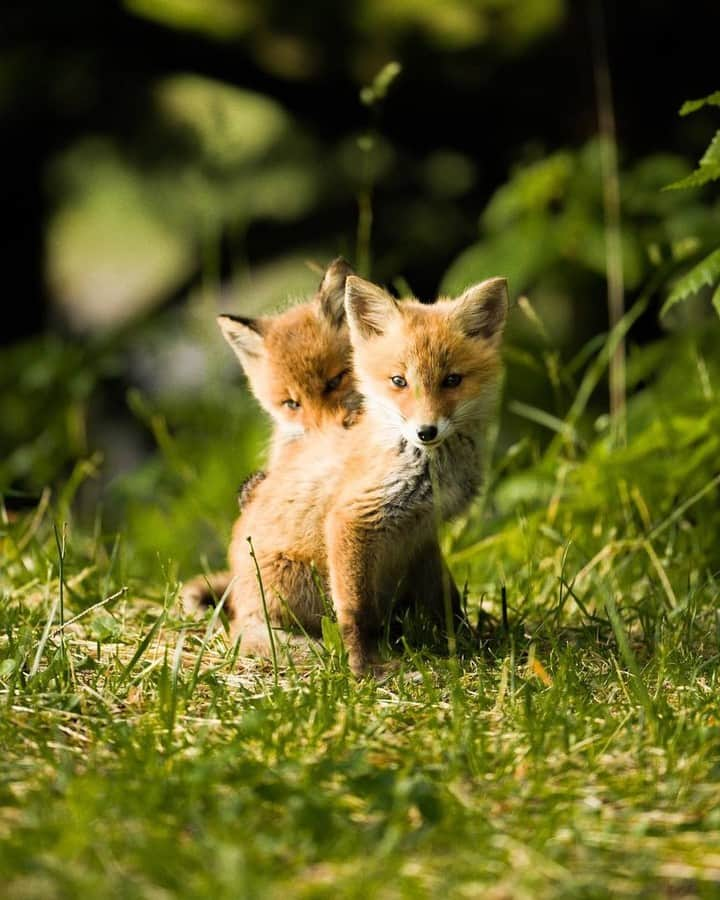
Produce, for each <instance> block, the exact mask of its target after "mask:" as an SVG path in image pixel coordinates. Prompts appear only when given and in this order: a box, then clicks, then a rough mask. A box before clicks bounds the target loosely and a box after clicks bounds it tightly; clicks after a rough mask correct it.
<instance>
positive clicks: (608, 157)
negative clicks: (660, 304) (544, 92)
mask: <svg viewBox="0 0 720 900" xmlns="http://www.w3.org/2000/svg"><path fill="white" fill-rule="evenodd" d="M590 15H591V32H592V44H593V71H594V75H595V97H596V102H597V109H598V125H599V129H600V136H601V139H602V140H601V142H600V154H601V155H600V160H601V167H602V181H603V192H602V193H603V210H604V214H605V254H606V272H607V303H608V319H609V325H610V330H611V331H613V330H614V329H615V328H616V326H617V325H618V323H619V322H620V320H621V319H622V317H623V314H624V312H625V298H624V283H623V256H622V231H621V199H620V176H619V171H618V152H617V133H616V128H615V111H614V108H613V97H612V81H611V78H610V67H609V64H608V52H607V41H606V35H605V18H604V10H603V6H602V0H595V2H594V3H593V4H592V6H591V8H590ZM609 382H610V420H611V423H612V429H613V435H614V438H615V440H616V441H617V442H618V443H619V444H625V441H626V438H627V428H626V420H625V394H626V384H625V382H626V375H625V340H624V339H623V340H621V341H619V342H618V345H617V347H616V348H615V350H614V352H613V355H612V358H611V360H610V370H609Z"/></svg>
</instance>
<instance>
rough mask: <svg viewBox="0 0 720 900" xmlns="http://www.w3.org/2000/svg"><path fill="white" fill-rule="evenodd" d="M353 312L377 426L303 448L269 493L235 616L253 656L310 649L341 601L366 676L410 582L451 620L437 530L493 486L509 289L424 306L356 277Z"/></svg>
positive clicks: (360, 379)
mask: <svg viewBox="0 0 720 900" xmlns="http://www.w3.org/2000/svg"><path fill="white" fill-rule="evenodd" d="M345 308H346V312H347V317H348V321H349V326H350V337H351V341H352V346H353V358H354V371H355V377H356V380H357V383H358V387H359V389H360V392H361V393H362V395H363V397H364V404H365V411H364V414H363V417H362V419H361V420H360V422H359V423H358V424H357V425H356V426H355V427H354V428H353V429H351V430H349V431H343V430H341V429H334V430H325V431H321V432H318V434H317V436H315V437H314V438H313V441H312V442H299V443H298V445H297V447H296V449H295V452H294V453H293V454H291V455H290V456H289V458H288V459H287V460H285V461H284V463H283V466H282V467H281V468H279V469H277V470H275V471H272V470H271V471H270V473H269V475H268V477H267V478H266V479H265V480H264V481H263V482H262V483H261V484H259V485H258V486H257V488H256V490H255V493H254V495H253V497H252V500H251V502H250V503H249V504H248V506H247V507H246V508H245V509H244V510H243V512H242V514H241V516H240V518H239V519H238V520H237V522H236V523H235V527H234V529H233V539H232V542H231V545H230V551H229V559H230V567H231V570H232V575H233V587H232V593H231V595H230V599H229V604H228V614H229V616H230V620H231V628H232V634H233V636H234V637H235V638H237V639H239V640H240V641H241V644H240V650H241V652H242V653H245V654H248V655H253V654H259V655H269V654H270V653H271V650H272V646H271V641H272V643H274V642H275V641H276V640H277V641H278V642H279V643H283V642H287V643H290V644H295V643H297V642H298V641H299V638H298V637H294V636H293V635H292V634H291V633H290V631H289V630H288V629H289V628H290V627H291V626H292V625H293V624H296V625H300V626H301V627H302V629H304V630H305V631H306V632H308V633H309V634H311V635H313V634H318V633H319V629H320V623H321V617H322V615H323V613H324V606H323V596H322V595H323V593H327V594H328V595H329V596H330V597H331V598H332V603H333V605H334V608H335V612H336V614H337V620H338V625H339V628H340V631H341V634H342V637H343V640H344V643H345V647H346V650H347V653H348V658H349V663H350V666H351V668H352V670H353V671H354V672H355V673H356V674H361V673H363V672H364V671H366V669H367V667H368V665H369V664H370V660H371V654H372V644H373V639H374V637H375V636H376V635H377V633H378V631H379V630H380V628H381V627H382V624H383V621H384V620H385V619H386V618H387V615H388V613H389V609H390V606H391V604H392V602H393V599H394V598H395V597H396V595H397V589H398V583H399V582H401V580H402V579H403V576H405V575H406V574H408V573H409V575H410V578H408V579H406V580H407V581H408V582H409V583H407V585H406V587H405V588H404V589H403V590H404V591H405V592H406V593H408V592H409V595H412V596H413V597H414V599H415V601H416V602H418V603H420V604H422V605H425V606H426V607H427V608H428V611H429V612H430V613H431V614H434V615H435V616H436V617H437V618H439V619H442V616H443V609H442V604H443V599H442V586H443V582H444V579H445V569H444V563H443V560H442V557H441V555H440V550H439V547H438V544H437V539H436V523H437V521H438V519H440V520H446V519H449V518H452V517H453V516H456V515H458V514H459V513H460V512H461V511H462V510H463V509H464V508H465V507H466V506H467V505H468V503H469V502H470V501H471V500H472V498H473V496H474V495H475V493H476V491H477V489H478V487H479V484H480V478H481V472H482V437H483V426H484V425H485V424H486V422H487V420H488V417H489V416H490V415H491V412H492V410H493V407H494V400H495V397H496V394H497V386H498V381H499V375H500V369H501V364H500V353H499V349H500V341H501V335H502V330H503V326H504V323H505V316H506V310H507V285H506V282H505V280H504V279H502V278H493V279H490V280H488V281H484V282H482V283H481V284H478V285H476V286H474V287H472V288H470V289H469V290H467V291H466V292H465V293H464V294H463V295H462V296H461V297H459V298H457V299H454V300H450V299H441V300H438V301H437V302H436V303H435V304H433V305H423V304H421V303H419V302H417V301H416V300H406V301H403V302H402V303H398V302H397V301H396V300H395V299H393V297H391V296H390V295H389V294H387V293H386V292H385V291H383V290H382V289H381V288H379V287H377V286H376V285H373V284H371V283H370V282H367V281H364V280H363V279H361V278H357V277H354V276H350V277H348V279H347V282H346V288H345ZM248 538H250V539H251V540H252V546H253V549H254V553H255V557H256V561H257V566H258V569H259V575H260V579H258V577H257V572H256V569H255V560H253V559H251V557H250V554H249V550H250V548H249V546H248ZM259 581H261V583H262V589H263V593H264V599H263V596H262V595H261V589H260V586H259V583H258V582H259ZM263 605H265V606H266V608H267V617H268V619H269V621H266V619H265V612H264V609H263ZM270 629H272V632H271V630H270ZM271 635H272V636H271Z"/></svg>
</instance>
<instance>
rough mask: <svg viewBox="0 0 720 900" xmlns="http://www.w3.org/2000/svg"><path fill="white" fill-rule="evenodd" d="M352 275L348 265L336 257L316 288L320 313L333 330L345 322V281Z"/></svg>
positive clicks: (345, 261) (339, 257)
mask: <svg viewBox="0 0 720 900" xmlns="http://www.w3.org/2000/svg"><path fill="white" fill-rule="evenodd" d="M352 274H353V270H352V267H351V266H350V263H349V262H348V261H347V260H345V259H343V258H342V256H338V258H337V259H334V260H333V261H332V262H331V263H330V265H329V266H328V267H327V271H326V272H325V275H324V276H323V280H322V281H321V282H320V286H319V287H318V299H319V301H320V311H321V312H322V314H323V315H324V316H325V318H326V319H327V320H328V322H329V323H330V324H331V325H332V326H333V327H334V328H339V327H340V326H341V325H342V324H343V322H344V321H345V279H346V278H347V277H348V275H352Z"/></svg>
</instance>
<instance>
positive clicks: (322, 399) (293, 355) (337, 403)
mask: <svg viewBox="0 0 720 900" xmlns="http://www.w3.org/2000/svg"><path fill="white" fill-rule="evenodd" d="M351 272H352V269H351V268H350V266H349V264H348V263H347V262H346V261H345V260H344V259H342V258H338V259H336V260H334V261H333V262H332V263H330V265H329V266H328V268H327V270H326V272H325V275H324V277H323V279H322V281H321V282H320V285H319V286H318V289H317V292H316V294H315V296H314V297H313V299H312V300H310V301H309V302H307V303H302V304H299V305H298V306H294V307H291V308H290V309H287V310H285V312H282V313H280V314H279V315H275V316H264V317H261V318H257V319H247V318H239V317H235V316H230V315H222V316H218V324H219V325H220V328H221V329H222V332H223V334H224V336H225V338H226V340H227V342H228V343H229V344H230V346H231V347H232V349H233V350H234V352H235V354H236V356H237V357H238V359H239V360H240V363H241V365H242V367H243V369H244V370H245V373H246V375H247V377H248V381H249V383H250V387H251V389H252V391H253V393H254V394H255V396H256V397H257V399H258V400H259V402H260V404H261V406H262V407H263V408H264V409H265V411H266V412H268V413H269V414H270V416H271V417H272V419H273V423H274V430H273V436H272V440H271V445H270V455H269V465H270V466H271V467H272V466H273V465H274V464H275V463H276V462H277V460H278V458H279V457H281V456H282V455H283V453H284V452H286V451H287V450H288V449H291V446H292V444H293V443H294V442H295V441H296V440H297V439H298V438H301V437H302V436H303V435H306V434H308V433H312V432H314V431H316V430H318V429H321V428H326V427H341V426H342V427H349V426H350V425H351V424H352V423H353V422H354V421H355V419H356V417H357V416H358V415H359V410H360V395H359V394H358V393H357V391H356V389H355V385H354V382H353V377H352V367H351V347H350V335H349V331H348V326H347V320H346V318H345V306H344V300H345V279H346V278H347V276H348V274H349V273H351ZM264 478H265V473H264V472H262V471H261V472H256V473H255V474H253V475H251V476H250V477H249V478H248V479H247V480H246V481H245V483H244V484H243V486H242V487H241V489H240V497H239V500H240V507H241V508H243V507H244V506H245V505H246V504H247V503H248V502H249V501H250V498H251V497H252V495H253V493H254V492H255V490H256V488H257V486H258V485H259V484H260V483H261V482H262V481H263V479H264ZM229 583H230V573H229V572H216V573H213V574H212V575H210V576H209V578H206V577H205V576H204V575H199V576H197V577H196V578H193V579H192V580H191V581H189V582H187V583H186V584H185V585H184V586H183V589H182V603H183V607H184V608H185V611H186V612H187V613H193V612H195V611H196V610H197V609H198V608H202V607H204V606H208V605H210V604H211V603H212V602H213V595H215V596H217V597H219V596H221V595H222V594H223V593H224V592H225V590H226V589H227V586H228V584H229Z"/></svg>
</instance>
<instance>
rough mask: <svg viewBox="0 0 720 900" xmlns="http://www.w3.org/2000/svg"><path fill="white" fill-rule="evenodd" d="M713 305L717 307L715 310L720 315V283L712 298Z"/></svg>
mask: <svg viewBox="0 0 720 900" xmlns="http://www.w3.org/2000/svg"><path fill="white" fill-rule="evenodd" d="M712 305H713V306H714V308H715V312H716V313H717V314H718V315H719V316H720V284H719V285H718V286H717V287H716V288H715V293H714V294H713V298H712Z"/></svg>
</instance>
